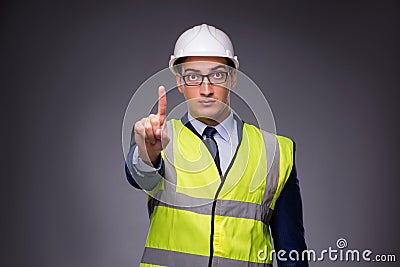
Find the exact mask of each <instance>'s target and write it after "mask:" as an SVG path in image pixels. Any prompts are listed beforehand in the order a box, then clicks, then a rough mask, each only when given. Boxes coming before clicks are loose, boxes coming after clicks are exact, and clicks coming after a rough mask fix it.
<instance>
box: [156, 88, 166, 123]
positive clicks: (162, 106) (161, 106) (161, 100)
mask: <svg viewBox="0 0 400 267" xmlns="http://www.w3.org/2000/svg"><path fill="white" fill-rule="evenodd" d="M157 114H158V116H159V117H160V123H161V125H163V124H164V122H165V117H166V114H167V94H166V92H165V87H164V86H162V85H161V86H160V87H158V111H157Z"/></svg>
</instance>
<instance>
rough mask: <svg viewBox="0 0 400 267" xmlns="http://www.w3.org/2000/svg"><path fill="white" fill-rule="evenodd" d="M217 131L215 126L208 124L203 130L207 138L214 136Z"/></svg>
mask: <svg viewBox="0 0 400 267" xmlns="http://www.w3.org/2000/svg"><path fill="white" fill-rule="evenodd" d="M216 133H217V130H216V129H215V128H214V127H210V126H207V127H206V128H205V129H204V131H203V136H205V137H206V138H213V137H214V135H215V134H216Z"/></svg>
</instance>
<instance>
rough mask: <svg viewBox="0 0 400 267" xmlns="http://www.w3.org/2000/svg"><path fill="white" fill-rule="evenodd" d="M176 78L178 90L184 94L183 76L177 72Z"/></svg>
mask: <svg viewBox="0 0 400 267" xmlns="http://www.w3.org/2000/svg"><path fill="white" fill-rule="evenodd" d="M175 78H176V85H177V87H178V91H179V93H181V94H183V80H182V76H181V75H180V74H179V73H177V74H176V75H175Z"/></svg>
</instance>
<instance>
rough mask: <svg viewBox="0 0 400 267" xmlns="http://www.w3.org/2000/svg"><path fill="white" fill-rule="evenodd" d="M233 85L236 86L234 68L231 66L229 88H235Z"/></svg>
mask: <svg viewBox="0 0 400 267" xmlns="http://www.w3.org/2000/svg"><path fill="white" fill-rule="evenodd" d="M235 86H236V69H233V68H232V71H231V88H230V89H233V88H235Z"/></svg>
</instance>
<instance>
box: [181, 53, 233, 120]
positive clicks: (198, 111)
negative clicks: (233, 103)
mask: <svg viewBox="0 0 400 267" xmlns="http://www.w3.org/2000/svg"><path fill="white" fill-rule="evenodd" d="M226 63H227V62H226V59H225V58H221V57H188V58H187V59H186V60H185V62H184V63H183V64H182V71H181V73H180V74H177V75H176V81H177V84H178V90H179V92H180V93H182V94H183V95H184V97H185V99H186V101H187V105H188V108H189V112H190V114H191V115H192V116H193V117H194V118H197V119H199V120H201V121H203V122H204V123H207V124H209V125H215V124H218V123H220V122H221V121H223V120H224V119H225V118H226V117H228V115H229V111H230V110H229V89H232V88H233V87H234V85H235V82H236V72H235V71H232V70H231V71H230V68H229V67H228V66H227V65H226ZM227 72H229V74H227V77H226V81H224V76H225V75H226V73H227ZM198 74H201V75H207V74H211V76H210V79H211V82H213V81H215V82H217V83H218V84H210V82H209V80H208V79H207V77H204V78H203V82H202V83H201V84H200V85H194V86H189V85H187V84H185V82H184V80H183V78H184V77H185V79H186V82H188V83H191V81H195V80H196V77H200V76H198ZM221 77H222V78H221ZM200 78H201V77H200ZM223 81H224V82H223ZM219 82H222V83H219ZM194 84H195V83H194ZM228 88H229V89H228Z"/></svg>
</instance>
